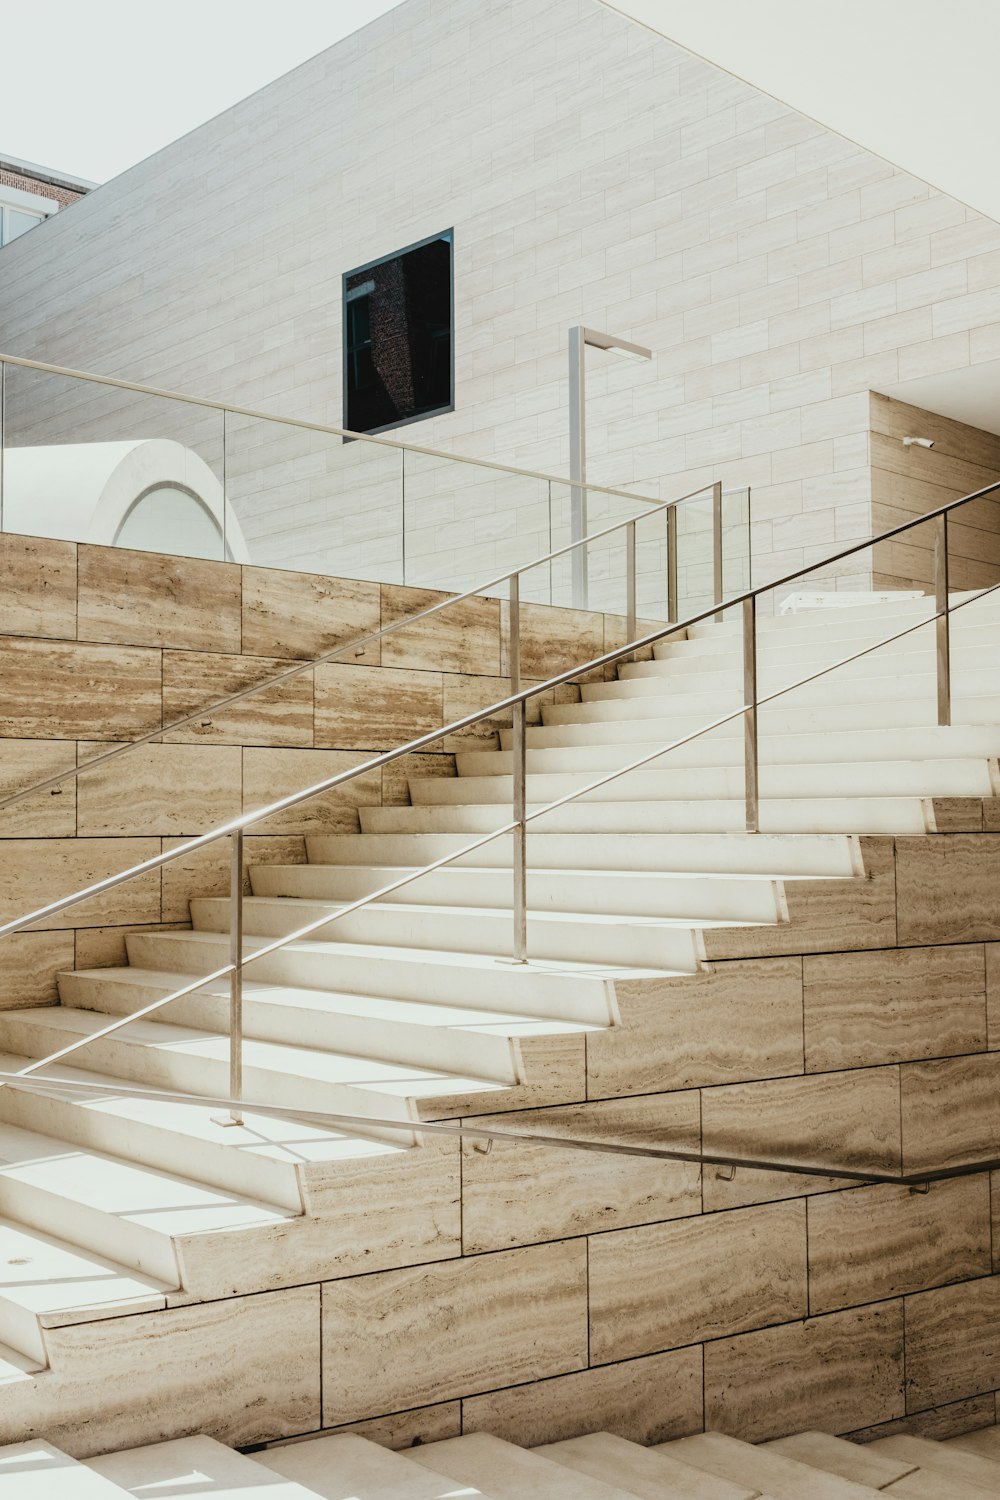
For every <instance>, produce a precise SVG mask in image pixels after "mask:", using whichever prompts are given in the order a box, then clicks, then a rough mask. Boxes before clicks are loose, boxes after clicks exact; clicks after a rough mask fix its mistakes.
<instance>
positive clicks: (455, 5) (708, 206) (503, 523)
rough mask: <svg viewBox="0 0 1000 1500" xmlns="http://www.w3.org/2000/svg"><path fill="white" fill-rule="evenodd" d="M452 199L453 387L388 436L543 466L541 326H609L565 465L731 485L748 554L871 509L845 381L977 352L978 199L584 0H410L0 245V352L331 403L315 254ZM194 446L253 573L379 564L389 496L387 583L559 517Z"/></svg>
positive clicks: (334, 320)
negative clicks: (622, 351)
mask: <svg viewBox="0 0 1000 1500" xmlns="http://www.w3.org/2000/svg"><path fill="white" fill-rule="evenodd" d="M845 86H850V84H849V80H845ZM450 227H454V231H455V337H456V409H455V410H454V411H453V412H451V413H448V414H446V415H443V416H439V417H435V418H432V419H429V420H426V421H422V422H418V423H415V424H411V425H409V426H408V427H406V428H405V429H403V430H402V431H401V433H400V436H401V437H403V438H404V439H406V440H408V441H412V442H418V443H427V444H430V445H434V446H441V447H446V448H453V449H454V450H455V451H456V452H460V453H463V454H467V455H470V456H482V457H496V458H499V459H502V460H504V461H507V462H511V463H515V464H520V465H523V466H526V467H530V468H537V469H542V470H546V471H556V472H566V470H567V464H568V440H567V418H566V395H567V389H566V332H567V329H568V328H569V327H570V326H571V325H572V324H575V323H580V322H583V323H586V324H589V325H590V326H593V327H597V328H602V329H605V328H606V329H609V330H611V331H614V332H615V333H617V334H620V335H623V336H624V337H626V338H629V339H634V340H636V341H639V342H641V343H643V344H646V345H648V346H650V347H651V348H652V349H653V350H654V351H655V359H654V360H653V362H651V363H649V364H630V363H624V362H618V361H613V360H610V359H602V357H601V356H600V355H599V354H594V355H593V357H592V360H591V364H590V368H589V374H588V430H589V455H590V477H591V479H592V480H593V481H595V482H599V483H600V482H603V483H607V484H613V485H624V486H629V487H634V488H635V489H636V490H637V491H639V492H641V493H643V494H648V495H653V496H662V497H664V498H666V497H669V496H672V495H675V494H678V493H683V492H685V491H687V490H690V489H693V488H695V487H696V486H698V485H701V484H703V483H707V482H710V481H712V480H715V479H721V480H722V481H723V482H724V483H725V485H726V486H727V488H728V487H733V488H736V487H739V486H745V485H749V486H751V488H752V515H753V527H752V541H753V550H754V558H755V564H754V575H755V581H763V580H765V579H766V578H768V577H774V576H778V575H780V574H782V573H786V572H788V571H790V570H792V569H794V568H796V567H798V566H802V565H805V564H808V563H809V562H810V561H812V560H817V559H819V558H821V557H822V556H823V555H824V554H826V553H828V552H830V551H831V550H832V548H833V547H834V546H835V545H836V544H838V543H844V544H846V543H847V542H849V541H851V540H855V539H860V538H861V537H863V536H865V535H866V534H868V533H869V532H870V527H871V492H870V489H871V485H870V467H869V453H868V396H867V392H868V390H869V388H873V389H876V390H877V389H882V388H885V387H887V386H892V385H894V384H895V383H896V382H898V381H901V380H907V379H911V378H916V377H918V376H922V375H926V374H928V373H931V372H938V371H945V370H952V369H960V368H965V367H968V366H970V365H975V364H977V363H980V362H983V361H988V360H991V359H994V358H996V357H997V356H998V352H1000V226H998V225H996V224H995V223H993V222H992V221H989V220H986V219H984V218H983V217H982V216H981V215H978V214H976V213H974V212H972V211H971V210H967V209H966V208H965V207H964V206H963V205H962V204H960V203H957V202H955V201H954V200H952V199H950V198H948V197H947V196H945V195H944V194H941V193H939V192H937V191H935V190H933V189H931V188H929V187H928V186H927V185H926V184H925V183H922V182H920V181H918V180H916V179H915V178H912V177H910V176H908V175H907V174H906V173H904V172H900V171H897V170H895V169H894V168H893V167H892V166H890V165H888V164H887V163H885V162H884V161H881V160H880V159H878V158H877V157H875V156H873V155H871V154H870V153H868V152H866V151H864V150H862V149H860V148H859V147H857V146H856V145H854V144H852V143H851V142H850V141H847V140H845V139H843V138H842V137H840V136H838V135H836V134H834V133H833V132H831V131H829V130H827V129H825V128H824V127H822V126H820V125H817V124H816V123H815V122H813V121H811V120H809V119H807V118H805V117H804V116H802V115H800V114H797V113H796V112H794V111H793V110H790V109H787V108H786V107H784V106H783V105H781V104H779V103H777V102H776V101H774V100H773V99H771V98H769V97H768V96H766V95H764V94H762V93H760V92H758V91H757V90H755V89H754V88H752V87H750V86H749V85H748V84H746V83H743V82H741V81H740V80H738V79H736V78H734V77H732V76H730V75H729V74H726V73H724V72H722V71H721V70H719V69H717V68H715V67H713V66H712V65H710V64H708V63H705V62H703V61H701V60H700V59H698V58H696V57H694V56H692V55H690V54H688V53H686V52H685V51H684V50H683V49H681V48H679V47H677V46H675V45H673V44H672V43H670V42H668V41H665V40H664V39H663V38H661V37H659V36H657V35H654V34H652V33H650V32H648V31H646V30H644V29H643V28H641V27H639V26H637V25H634V24H633V23H632V22H630V21H628V20H626V19H625V18H623V17H622V16H620V15H618V14H616V13H614V12H611V11H609V10H607V9H606V8H605V7H604V6H603V5H601V4H599V3H598V0H544V3H539V0H408V3H406V4H403V5H401V6H399V7H398V8H397V9H395V10H393V11H391V12H390V13H388V14H387V15H385V16H383V17H382V18H381V19H380V20H378V21H376V22H374V23H373V24H372V25H370V26H368V27H366V28H365V29H364V30H362V31H361V32H358V33H356V34H355V35H354V36H352V37H349V38H348V39H347V40H345V41H343V42H341V43H339V44H338V45H337V46H335V47H333V48H331V49H329V50H328V51H327V52H324V53H322V54H320V55H319V56H318V57H316V58H314V59H312V60H311V61H309V62H308V63H306V64H304V65H303V66H302V67H300V68H298V69H296V70H295V71H293V72H292V73H290V74H288V75H286V76H285V77H284V78H281V79H279V80H277V81H276V82H275V83H273V84H271V85H269V86H268V87H267V88H265V89H263V90H262V91H261V92H259V93H258V94H255V95H254V96H252V97H251V98H249V99H247V100H245V101H243V102H242V103H241V104H239V105H237V106H236V107H235V108H233V109H231V110H228V111H226V112H225V113H224V114H222V115H220V116H219V117H217V118H216V119H214V120H212V121H210V122H209V123H208V124H206V125H204V126H202V127H200V128H199V129H198V130H195V131H193V132H192V133H191V134H190V135H187V136H185V137H184V138H183V139H182V140H180V141H177V142H175V143H174V144H173V145H171V146H169V147H167V148H166V149H165V150H163V151H161V152H159V153H158V154H157V155H155V156H154V157H151V158H150V159H149V160H148V161H146V162H143V163H141V164H140V165H139V166H137V167H135V168H133V169H132V170H131V171H129V172H126V173H125V174H123V175H122V176H121V177H119V178H116V179H115V180H114V181H112V182H110V183H108V184H106V185H105V186H103V187H101V188H100V189H98V190H97V191H96V192H94V193H92V194H90V195H89V196H88V197H86V198H85V199H83V200H82V201H81V202H79V203H77V204H75V205H74V206H73V209H72V212H69V213H65V214H60V215H58V216H57V217H56V218H54V219H52V220H51V221H49V222H48V223H46V224H45V225H43V226H41V227H40V228H39V229H38V230H36V231H35V232H34V233H32V234H31V235H30V236H25V237H24V238H23V239H22V240H18V241H15V242H14V243H13V244H12V245H11V246H9V247H7V248H6V249H4V251H3V252H2V255H0V272H2V274H0V348H2V349H3V350H6V351H7V352H11V353H14V354H20V355H25V356H35V357H39V358H43V359H47V360H51V361H54V362H57V363H60V364H65V365H67V366H72V367H77V368H82V369H90V370H97V371H101V372H104V373H109V374H114V375H117V376H123V377H126V378H130V379H134V380H139V381H146V382H151V383H154V384H157V385H161V386H165V387H169V388H172V389H176V390H180V391H185V392H191V393H195V394H199V395H204V396H207V397H211V398H228V399H230V400H232V401H234V402H238V403H244V404H249V405H253V406H255V407H259V408H262V409H266V410H269V411H274V412H275V413H276V414H286V415H295V416H299V417H306V418H309V419H313V420H318V421H324V422H333V423H337V422H339V421H340V420H341V276H342V273H343V272H344V271H347V270H350V269H351V268H353V267H354V266H357V265H361V264H364V263H365V262H367V261H369V260H371V259H373V258H374V257H377V256H380V255H384V254H387V253H391V252H392V251H393V250H395V249H401V248H403V247H405V246H407V245H408V244H410V243H412V242H414V241H417V240H419V239H421V238H423V237H425V236H427V235H430V234H434V233H436V232H439V231H441V230H444V229H446V228H450ZM7 384H8V398H9V399H8V441H11V442H22V441H32V442H38V441H44V440H67V439H70V438H73V439H76V440H80V439H85V438H87V437H91V438H97V437H100V438H108V437H122V436H151V435H157V434H159V433H167V434H169V435H170V436H174V437H181V438H182V439H187V440H189V441H192V442H193V443H194V445H195V446H197V447H198V450H199V452H200V453H201V454H202V456H203V457H205V458H206V459H207V460H208V461H209V462H212V463H214V464H215V465H216V467H217V468H219V467H220V466H221V461H222V452H223V434H222V430H221V419H220V418H219V417H218V416H217V415H209V416H206V417H204V418H203V419H201V420H198V421H196V420H195V414H194V413H193V412H192V409H190V408H178V409H172V410H171V411H170V412H165V411H163V410H162V409H156V408H155V407H154V406H150V405H144V406H143V407H141V408H140V407H139V406H138V404H137V403H136V402H134V401H132V402H129V401H127V400H126V399H124V398H118V397H114V396H110V395H109V394H108V393H106V392H100V391H95V390H94V389H81V390H78V391H71V390H69V389H68V388H67V387H66V386H65V383H61V384H60V385H59V388H58V390H57V389H56V383H55V382H52V381H41V382H39V383H37V384H36V385H34V386H33V387H31V390H30V394H29V384H30V382H28V381H27V380H26V378H25V377H24V376H23V374H21V375H19V374H17V373H16V372H10V371H9V372H8V382H7ZM225 451H226V482H227V489H228V492H229V494H230V498H231V499H232V500H233V502H234V504H235V505H236V507H237V510H238V512H239V515H240V518H241V521H242V524H243V527H244V530H245V532H246V535H247V538H248V541H249V542H250V545H251V551H252V554H253V555H254V556H255V560H260V561H264V562H268V563H270V564H273V565H277V566H295V565H299V566H304V567H308V568H312V569H319V570H323V571H329V572H339V573H342V574H343V573H350V572H357V573H359V574H362V575H366V576H384V577H396V578H398V577H400V576H401V572H402V567H403V557H402V552H403V543H402V535H401V534H402V514H403V505H404V503H405V505H406V508H407V514H406V541H405V551H406V577H407V580H408V581H411V582H420V581H429V582H430V581H433V582H445V583H451V584H455V585H457V584H460V583H468V582H471V581H473V580H474V579H476V578H481V577H484V576H486V575H488V574H489V573H490V572H491V571H493V570H499V569H501V568H503V567H507V566H511V565H512V564H513V563H516V562H521V561H525V560H527V559H528V558H529V557H531V556H533V555H536V554H538V553H539V552H541V551H543V550H545V548H546V547H547V546H548V545H549V542H550V539H551V540H552V541H553V542H558V541H559V540H560V539H561V536H562V534H563V533H562V532H561V530H560V523H561V521H562V519H564V513H565V509H566V496H565V494H562V495H560V496H557V497H556V504H555V516H554V519H553V520H552V521H550V513H549V501H548V495H547V494H546V493H545V491H546V487H545V486H543V485H541V484H538V483H535V482H531V481H524V480H521V481H515V480H505V479H502V478H495V477H490V476H488V475H485V474H482V473H479V474H476V473H475V472H474V471H471V470H466V471H458V475H457V476H456V472H455V470H454V469H453V468H452V466H450V465H449V466H444V465H440V464H435V463H434V462H432V461H430V460H424V461H419V460H409V461H408V467H407V472H406V474H405V476H403V475H401V472H400V469H401V463H400V459H399V457H398V455H395V454H392V453H390V452H388V451H387V450H383V451H381V452H379V451H378V450H372V449H370V448H368V447H367V446H366V445H361V444H350V445H343V444H342V443H341V442H340V441H339V440H337V439H331V438H327V437H319V436H314V435H303V434H301V433H295V432H293V431H292V430H291V429H285V428H280V427H278V426H274V427H268V428H263V427H262V426H261V425H260V424H256V425H250V426H249V427H248V424H245V423H241V422H239V421H233V422H231V423H230V424H229V427H228V429H227V432H226V434H225ZM404 477H405V488H404V485H403V478H404ZM459 480H460V482H459ZM625 508H626V506H625V502H622V503H621V510H619V511H617V512H616V511H615V508H614V507H613V506H607V507H605V509H604V511H602V509H601V507H600V506H597V507H596V515H592V520H593V521H595V523H596V522H601V521H605V520H607V519H608V518H609V517H615V516H616V515H618V514H623V513H624V511H625ZM594 509H595V508H594V507H592V510H594ZM254 549H256V551H254ZM640 551H641V559H640V570H641V571H642V572H643V573H644V574H645V575H646V578H647V582H646V584H645V586H644V591H643V596H642V598H641V601H640V602H641V603H643V604H644V606H645V607H652V606H653V604H654V603H655V602H656V600H655V598H654V595H655V593H656V589H657V588H658V587H659V581H660V580H661V579H662V546H661V544H659V543H657V544H655V545H654V543H653V542H652V541H649V542H647V544H646V545H645V546H643V547H641V549H640ZM593 571H594V574H595V577H596V578H597V579H598V580H600V579H601V578H602V577H606V576H612V575H613V577H612V582H611V583H610V584H609V585H608V589H607V592H608V593H609V595H610V596H609V597H607V598H603V597H602V598H600V599H598V600H596V601H595V602H597V603H598V604H599V605H600V606H601V607H606V608H608V607H618V608H620V607H621V603H622V600H621V598H620V597H619V596H620V592H621V581H620V569H619V568H616V565H615V564H614V559H613V558H612V555H611V553H610V552H609V553H607V554H606V555H605V556H604V557H603V558H602V557H600V556H595V559H594V563H593ZM838 581H839V584H840V585H841V586H846V587H850V586H858V585H861V586H863V585H865V584H866V583H867V582H869V581H870V569H868V567H867V564H866V561H865V560H864V559H861V560H860V561H858V562H857V563H853V562H852V563H851V564H850V565H848V566H847V567H845V568H844V569H843V570H842V572H841V576H840V578H839V580H838ZM557 584H558V580H557ZM545 587H546V588H547V583H546V585H545ZM616 591H617V593H616ZM542 592H543V593H544V588H543V589H542Z"/></svg>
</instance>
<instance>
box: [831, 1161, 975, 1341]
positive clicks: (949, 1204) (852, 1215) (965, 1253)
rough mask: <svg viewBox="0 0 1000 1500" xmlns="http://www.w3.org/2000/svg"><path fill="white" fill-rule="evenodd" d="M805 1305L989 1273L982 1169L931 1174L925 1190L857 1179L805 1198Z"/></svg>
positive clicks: (844, 1302)
mask: <svg viewBox="0 0 1000 1500" xmlns="http://www.w3.org/2000/svg"><path fill="white" fill-rule="evenodd" d="M807 1211H808V1224H809V1311H810V1312H811V1313H824V1312H832V1311H833V1310H834V1309H836V1308H841V1307H851V1306H854V1305H857V1304H858V1303H861V1302H879V1301H883V1300H886V1299H888V1298H890V1297H898V1296H901V1295H902V1294H903V1293H905V1292H918V1291H924V1290H925V1289H926V1288H927V1287H932V1286H941V1285H944V1284H945V1283H946V1282H950V1281H965V1280H967V1279H968V1278H969V1277H972V1276H987V1275H989V1273H990V1270H991V1269H992V1267H991V1265H990V1185H989V1178H988V1176H987V1174H986V1173H983V1174H982V1176H976V1177H965V1178H956V1179H955V1180H954V1181H950V1182H949V1181H945V1182H932V1183H931V1184H930V1185H929V1187H928V1190H927V1192H926V1193H913V1192H911V1191H910V1190H909V1189H908V1188H898V1187H884V1186H883V1187H880V1186H874V1187H862V1188H856V1189H854V1190H852V1191H850V1192H846V1193H828V1194H826V1195H824V1196H822V1197H819V1198H812V1199H810V1200H809V1202H808V1204H807Z"/></svg>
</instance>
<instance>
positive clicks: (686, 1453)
mask: <svg viewBox="0 0 1000 1500" xmlns="http://www.w3.org/2000/svg"><path fill="white" fill-rule="evenodd" d="M661 1450H662V1451H663V1452H665V1453H670V1454H672V1455H673V1457H675V1458H679V1459H681V1460H682V1462H684V1463H690V1464H693V1465H694V1467H695V1468H697V1469H707V1470H708V1472H709V1473H711V1474H717V1475H718V1476H719V1477H720V1478H722V1479H732V1480H734V1481H736V1482H737V1483H743V1484H752V1485H754V1486H755V1487H756V1488H758V1489H759V1490H761V1491H762V1492H763V1493H765V1494H767V1495H768V1496H773V1500H803V1497H804V1496H806V1495H808V1496H809V1500H875V1497H876V1496H877V1495H878V1491H877V1490H875V1489H872V1488H871V1487H870V1486H869V1485H862V1484H856V1483H855V1482H854V1481H853V1480H850V1479H841V1478H840V1477H839V1476H838V1475H835V1474H827V1473H824V1472H823V1471H822V1470H820V1469H813V1468H810V1466H809V1465H808V1464H803V1463H799V1462H798V1461H797V1460H795V1459H792V1458H785V1457H784V1456H783V1455H782V1454H780V1453H772V1452H769V1451H768V1450H767V1449H766V1448H757V1447H754V1445H753V1444H752V1443H743V1442H740V1441H739V1439H738V1438H731V1437H726V1436H725V1435H724V1434H723V1433H721V1432H703V1433H698V1434H697V1435H696V1436H694V1437H685V1438H675V1439H674V1440H673V1441H672V1442H669V1443H658V1444H656V1446H655V1449H654V1451H655V1452H657V1453H659V1452H660V1451H661Z"/></svg>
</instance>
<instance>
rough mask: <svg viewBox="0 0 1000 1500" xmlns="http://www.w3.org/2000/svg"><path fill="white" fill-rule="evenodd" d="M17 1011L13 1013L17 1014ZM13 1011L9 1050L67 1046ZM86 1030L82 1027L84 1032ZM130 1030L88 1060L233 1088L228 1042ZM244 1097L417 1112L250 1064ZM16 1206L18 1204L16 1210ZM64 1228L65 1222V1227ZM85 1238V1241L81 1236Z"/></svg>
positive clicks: (196, 1087)
mask: <svg viewBox="0 0 1000 1500" xmlns="http://www.w3.org/2000/svg"><path fill="white" fill-rule="evenodd" d="M15 1014H16V1013H11V1015H12V1016H13V1015H15ZM7 1020H8V1017H7V1016H4V1015H2V1014H0V1044H2V1045H3V1046H4V1047H5V1048H7V1049H8V1050H10V1051H20V1052H24V1053H25V1054H28V1055H34V1056H38V1055H44V1053H45V1052H48V1051H55V1050H56V1048H57V1047H59V1046H65V1045H66V1043H67V1042H68V1041H70V1040H73V1037H72V1033H67V1031H65V1030H63V1029H61V1028H60V1029H58V1030H57V1029H56V1028H54V1027H53V1028H52V1029H51V1030H47V1029H46V1028H45V1026H44V1024H38V1023H37V1021H36V1024H35V1025H33V1026H30V1027H28V1026H25V1027H21V1026H8V1025H7ZM81 1034H82V1033H81ZM127 1038H128V1033H127V1032H125V1033H118V1034H116V1035H114V1036H110V1037H105V1038H103V1039H102V1040H100V1041H95V1042H91V1043H90V1045H89V1046H88V1047H87V1048H86V1050H85V1053H84V1055H85V1056H86V1059H87V1065H88V1067H90V1068H95V1069H98V1070H101V1071H104V1072H108V1073H113V1074H114V1075H115V1077H117V1078H123V1079H126V1080H128V1081H130V1082H134V1083H137V1084H145V1085H148V1086H149V1087H150V1088H163V1089H173V1090H178V1091H180V1092H184V1093H192V1094H208V1095H213V1096H219V1095H227V1094H228V1092H229V1063H228V1057H227V1056H225V1055H224V1054H225V1048H224V1046H221V1045H220V1046H219V1047H216V1048H215V1053H217V1054H218V1055H214V1054H213V1055H205V1054H197V1053H192V1052H189V1051H188V1052H182V1051H180V1050H175V1049H173V1048H170V1047H153V1046H146V1045H143V1044H142V1043H141V1042H139V1041H138V1040H132V1041H129V1040H128V1039H127ZM243 1080H244V1097H245V1098H246V1099H248V1100H251V1101H252V1100H254V1099H260V1100H266V1101H267V1103H268V1104H275V1105H280V1106H283V1107H284V1108H290V1109H294V1108H296V1107H300V1106H301V1107H304V1108H306V1109H312V1110H320V1111H322V1110H328V1111H330V1112H331V1113H334V1114H339V1113H343V1114H354V1115H364V1116H367V1117H375V1118H378V1117H381V1118H384V1119H399V1120H409V1119H411V1118H412V1116H411V1114H410V1110H409V1107H408V1105H407V1102H406V1100H405V1099H403V1098H399V1097H395V1096H393V1095H392V1094H388V1093H378V1094H376V1093H375V1092H374V1091H372V1090H367V1089H364V1088H355V1087H352V1086H350V1085H345V1084H338V1083H335V1082H333V1083H331V1082H328V1081H322V1080H314V1079H310V1078H303V1077H301V1076H300V1075H297V1074H296V1075H291V1074H287V1073H282V1072H280V1071H278V1069H277V1068H275V1069H271V1068H258V1067H255V1066H253V1065H252V1064H248V1065H246V1066H245V1067H244V1070H243ZM387 1138H389V1139H391V1140H392V1141H393V1143H394V1144H405V1143H406V1138H405V1136H401V1135H400V1134H399V1133H397V1132H396V1131H391V1132H388V1133H387ZM12 1211H13V1210H12ZM39 1227H40V1228H43V1229H46V1230H48V1232H49V1233H52V1234H57V1233H59V1232H60V1230H59V1229H58V1228H52V1227H50V1225H48V1224H41V1225H40V1226H39ZM61 1232H65V1222H64V1223H63V1229H62V1231H61ZM80 1243H81V1244H83V1243H84V1241H82V1240H81V1241H80ZM87 1243H88V1248H90V1249H99V1250H101V1251H102V1253H104V1254H108V1255H113V1256H114V1258H116V1259H118V1260H120V1261H122V1263H123V1264H125V1265H136V1266H137V1268H138V1269H147V1270H149V1272H150V1274H152V1275H157V1276H160V1277H161V1278H162V1279H164V1280H165V1279H167V1278H166V1277H164V1276H163V1273H162V1271H156V1270H153V1269H152V1268H151V1267H149V1268H147V1267H142V1266H138V1263H137V1262H136V1261H134V1260H131V1259H127V1258H125V1257H123V1256H122V1255H121V1254H120V1253H119V1252H117V1251H113V1250H111V1249H110V1248H108V1247H105V1246H101V1245H95V1244H90V1243H89V1242H87Z"/></svg>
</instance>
